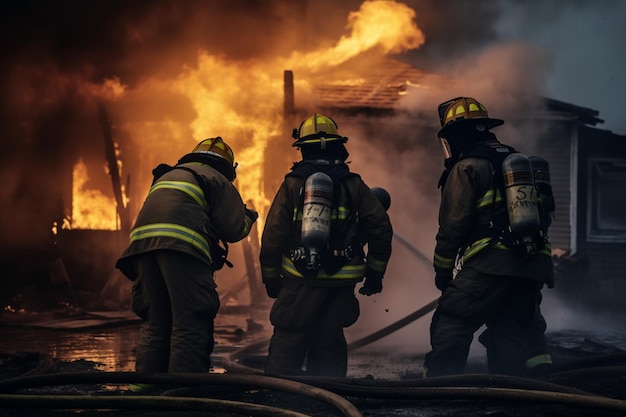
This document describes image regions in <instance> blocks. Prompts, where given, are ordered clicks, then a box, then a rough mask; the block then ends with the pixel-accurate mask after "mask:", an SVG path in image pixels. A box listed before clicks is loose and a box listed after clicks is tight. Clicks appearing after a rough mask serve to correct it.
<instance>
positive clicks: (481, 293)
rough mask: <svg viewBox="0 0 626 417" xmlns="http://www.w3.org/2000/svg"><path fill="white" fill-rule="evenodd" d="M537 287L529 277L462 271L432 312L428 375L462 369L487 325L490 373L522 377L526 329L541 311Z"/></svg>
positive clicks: (427, 361)
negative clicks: (472, 346)
mask: <svg viewBox="0 0 626 417" xmlns="http://www.w3.org/2000/svg"><path fill="white" fill-rule="evenodd" d="M537 291H538V284H537V283H536V282H534V281H531V280H526V279H521V278H515V277H506V276H497V275H486V274H480V273H478V272H477V271H475V270H474V269H472V268H464V269H463V270H461V271H460V272H459V273H458V274H457V276H456V278H455V279H454V280H453V281H452V284H451V285H450V286H449V287H448V288H446V290H445V291H444V293H443V295H442V297H441V298H440V300H439V306H438V308H437V310H436V311H435V313H434V315H433V319H432V323H431V328H430V333H431V346H432V350H431V352H429V353H428V354H427V355H426V358H425V362H424V367H425V369H426V376H428V377H431V376H440V375H450V374H461V373H463V372H464V370H465V365H466V362H467V356H468V353H469V349H470V345H471V343H472V339H473V335H474V333H475V332H476V331H477V330H478V329H479V328H480V327H481V326H482V325H483V324H486V325H487V327H488V329H489V332H488V335H489V341H488V348H489V353H488V355H489V366H490V372H493V373H498V374H503V375H523V374H524V373H525V364H526V359H527V344H526V337H527V333H526V329H527V327H528V325H529V324H530V322H531V320H532V318H533V317H534V315H535V311H536V309H537Z"/></svg>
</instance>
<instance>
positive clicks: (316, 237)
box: [301, 172, 333, 269]
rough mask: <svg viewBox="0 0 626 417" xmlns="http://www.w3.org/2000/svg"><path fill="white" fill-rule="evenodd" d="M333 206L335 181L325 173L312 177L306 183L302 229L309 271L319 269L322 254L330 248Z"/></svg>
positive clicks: (317, 173)
mask: <svg viewBox="0 0 626 417" xmlns="http://www.w3.org/2000/svg"><path fill="white" fill-rule="evenodd" d="M332 205H333V180H332V179H331V178H330V177H329V176H328V175H326V174H324V173H323V172H316V173H314V174H312V175H310V176H309V177H308V178H307V179H306V181H305V183H304V203H303V206H302V228H301V239H302V244H303V245H304V248H305V250H306V253H307V263H306V267H307V268H308V269H318V268H319V263H320V254H321V253H322V251H324V249H326V247H327V246H328V241H329V239H330V215H331V210H332Z"/></svg>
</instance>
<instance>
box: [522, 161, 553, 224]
mask: <svg viewBox="0 0 626 417" xmlns="http://www.w3.org/2000/svg"><path fill="white" fill-rule="evenodd" d="M528 159H529V160H530V164H531V166H532V168H533V178H534V180H535V186H536V187H537V191H538V192H539V198H540V200H541V204H542V206H543V211H544V213H545V214H546V215H549V214H550V213H553V212H554V209H555V204H554V194H552V185H551V184H550V164H548V161H547V160H546V159H545V158H543V157H542V156H537V155H533V156H530V157H528Z"/></svg>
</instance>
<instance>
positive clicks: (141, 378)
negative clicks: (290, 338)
mask: <svg viewBox="0 0 626 417" xmlns="http://www.w3.org/2000/svg"><path fill="white" fill-rule="evenodd" d="M98 383H135V384H137V383H145V384H160V385H165V386H171V385H183V386H202V385H219V386H233V385H234V386H243V387H254V388H255V389H259V388H265V389H273V390H278V391H285V392H290V393H294V394H300V395H305V396H307V397H310V398H314V399H317V400H319V401H322V402H325V403H328V404H330V405H332V406H334V407H336V408H337V409H338V410H339V411H340V412H341V413H342V414H343V415H345V416H347V417H362V416H361V413H360V412H359V410H358V409H357V408H356V407H355V406H354V405H353V404H352V403H350V402H349V401H348V400H346V399H345V398H343V397H341V396H339V395H337V394H335V393H333V392H330V391H327V390H324V389H321V388H318V387H314V386H311V385H306V384H303V383H301V382H297V381H292V380H288V379H282V378H275V377H270V376H262V375H237V374H167V373H166V374H149V373H137V372H83V373H60V374H46V375H36V376H28V377H19V378H13V379H9V380H4V381H0V393H6V392H14V391H16V390H19V389H24V388H32V387H42V386H50V385H72V384H98ZM129 398H130V397H129Z"/></svg>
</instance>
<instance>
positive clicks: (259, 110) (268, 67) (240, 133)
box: [74, 0, 424, 224]
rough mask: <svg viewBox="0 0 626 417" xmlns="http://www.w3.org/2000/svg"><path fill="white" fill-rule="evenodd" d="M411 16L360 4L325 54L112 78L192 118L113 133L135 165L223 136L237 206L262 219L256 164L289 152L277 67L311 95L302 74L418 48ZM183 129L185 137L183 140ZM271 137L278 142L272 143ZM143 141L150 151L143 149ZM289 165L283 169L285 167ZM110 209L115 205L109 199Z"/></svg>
mask: <svg viewBox="0 0 626 417" xmlns="http://www.w3.org/2000/svg"><path fill="white" fill-rule="evenodd" d="M414 18H415V12H414V11H413V10H412V9H411V8H409V7H408V6H406V5H405V4H403V3H398V2H396V1H392V0H388V1H386V0H372V1H365V2H364V3H363V4H362V5H361V7H360V9H359V10H358V11H355V12H352V13H351V14H350V15H349V18H348V24H347V27H348V28H349V29H351V33H350V36H344V37H342V38H341V39H339V41H338V42H337V44H336V45H335V46H334V47H332V48H330V49H320V50H317V51H312V52H307V53H294V54H292V55H291V57H289V58H276V59H273V60H272V59H268V60H266V61H264V62H259V61H245V62H242V61H231V60H228V59H225V58H221V57H216V56H213V55H211V54H209V53H208V52H206V51H200V52H199V56H198V64H197V66H196V67H193V68H192V67H187V68H185V69H184V70H183V71H182V72H181V73H180V74H179V75H178V77H177V78H175V79H170V80H167V79H158V78H155V77H153V78H146V79H144V80H143V81H142V82H141V83H140V84H138V85H137V86H135V87H134V88H133V89H132V90H130V91H127V89H125V88H124V87H122V86H119V85H118V84H117V83H116V81H119V80H112V81H111V82H110V83H109V85H107V86H106V87H108V88H106V89H107V90H108V91H111V92H114V93H115V94H119V95H118V96H117V99H118V100H124V99H125V98H136V99H139V100H141V99H142V98H145V97H155V96H159V95H161V94H162V95H163V96H164V97H170V96H176V97H180V96H183V97H184V98H186V99H187V100H188V102H189V103H190V104H191V107H192V108H193V110H194V111H195V113H196V114H195V119H193V121H191V123H190V122H188V121H182V120H173V119H172V118H162V119H159V120H154V119H152V118H148V119H147V120H149V121H146V119H143V120H140V121H138V120H131V121H125V122H123V123H121V124H120V125H118V128H123V129H125V130H127V131H128V132H129V133H130V135H129V136H130V137H133V138H137V139H136V140H137V145H138V146H140V147H142V149H141V150H140V152H142V161H141V162H142V164H150V165H151V166H156V164H158V163H160V162H164V161H165V162H173V161H172V156H173V155H172V152H173V148H176V149H187V150H188V151H190V150H191V149H192V148H193V146H194V145H195V144H196V143H197V142H199V141H200V140H202V139H204V138H207V137H214V136H222V137H223V138H224V140H225V141H226V143H228V144H229V145H230V146H231V147H232V148H233V150H234V152H235V159H236V161H237V162H238V163H239V167H238V170H237V184H236V185H237V187H238V189H239V191H240V193H241V195H242V197H243V199H244V201H246V202H248V201H252V204H253V205H254V207H255V209H257V210H258V211H259V214H260V219H263V218H264V214H265V212H266V210H267V209H268V208H269V205H270V199H271V198H272V197H273V196H266V195H265V192H264V187H263V184H264V181H266V180H267V179H266V178H264V169H263V167H264V166H267V163H268V161H271V162H273V161H274V160H285V158H286V156H287V155H288V154H287V153H288V152H295V151H294V150H293V148H292V147H291V146H290V144H291V140H290V138H289V137H288V134H286V133H285V132H284V131H283V129H284V121H283V113H282V112H283V83H282V76H283V72H284V70H286V69H292V70H296V71H299V72H298V76H299V78H298V80H299V81H296V86H297V87H299V88H301V92H302V93H303V94H307V93H310V91H307V90H310V89H311V86H310V84H309V82H308V81H307V76H312V75H315V74H320V73H323V72H325V71H329V70H331V69H332V68H333V67H335V66H337V65H339V64H341V63H343V62H346V61H347V60H349V59H351V58H353V57H356V56H358V55H359V54H362V53H363V52H365V51H368V50H371V49H373V48H376V47H378V48H379V49H380V51H381V52H382V53H383V54H388V53H398V52H401V51H406V50H409V49H414V48H417V47H419V46H421V45H422V44H423V43H424V35H423V33H422V31H421V30H420V29H419V28H418V27H417V25H416V23H415V22H414ZM103 89H104V86H103ZM190 131H191V133H192V137H189V132H190ZM276 138H284V139H280V141H279V143H276ZM272 140H273V142H272ZM145 143H149V144H150V146H149V147H145V146H142V144H145ZM143 148H146V149H143ZM180 156H182V155H175V157H180ZM296 158H297V157H296ZM294 160H295V158H294ZM146 168H148V167H144V169H146ZM288 168H289V167H288V166H286V167H285V170H286V169H288ZM142 179H143V181H140V182H143V183H142V184H136V186H135V189H141V190H144V189H145V190H147V189H148V188H149V180H150V179H151V178H146V177H143V178H142ZM93 197H94V198H95V197H96V196H95V195H94V196H93ZM79 204H80V203H79ZM109 204H110V206H111V207H115V202H114V201H113V200H110V202H109ZM79 206H80V205H79ZM114 213H115V211H114V210H113V209H111V214H110V215H108V217H109V218H113V217H112V216H113V215H114ZM74 220H75V221H77V219H74ZM110 224H111V223H110Z"/></svg>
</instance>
